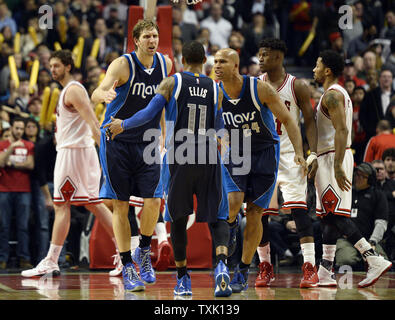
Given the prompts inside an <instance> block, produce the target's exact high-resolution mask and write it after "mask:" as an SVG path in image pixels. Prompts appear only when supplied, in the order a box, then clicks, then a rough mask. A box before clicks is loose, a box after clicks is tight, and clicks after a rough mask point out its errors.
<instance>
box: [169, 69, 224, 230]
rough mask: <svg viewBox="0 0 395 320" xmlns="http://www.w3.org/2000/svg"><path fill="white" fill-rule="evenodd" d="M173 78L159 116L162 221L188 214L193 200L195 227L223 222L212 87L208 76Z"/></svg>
mask: <svg viewBox="0 0 395 320" xmlns="http://www.w3.org/2000/svg"><path fill="white" fill-rule="evenodd" d="M173 77H174V80H175V83H174V89H173V92H172V96H171V99H170V101H169V103H168V104H167V105H166V112H165V115H166V135H167V137H166V149H167V153H166V154H165V156H164V159H163V167H162V181H163V186H164V192H165V195H166V198H167V201H166V214H165V219H166V220H167V221H177V220H178V219H180V218H183V217H185V216H186V215H189V214H192V213H193V211H194V206H193V202H194V200H193V195H196V199H197V211H196V221H197V222H209V223H212V222H216V221H217V220H218V219H223V220H226V219H227V218H228V213H229V208H228V199H227V194H226V191H225V189H224V188H223V170H222V164H221V162H220V158H219V152H218V149H217V142H216V139H215V124H216V118H217V117H220V112H218V90H219V88H218V85H217V84H216V83H215V81H214V80H212V79H210V78H209V77H206V76H204V75H201V74H194V73H191V72H182V73H177V74H175V75H174V76H173ZM211 147H213V148H211ZM210 151H212V152H210ZM202 154H203V156H202Z"/></svg>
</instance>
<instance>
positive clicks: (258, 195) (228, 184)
mask: <svg viewBox="0 0 395 320" xmlns="http://www.w3.org/2000/svg"><path fill="white" fill-rule="evenodd" d="M279 157H280V147H279V145H278V144H275V145H272V146H269V147H267V148H265V149H263V150H259V151H255V152H252V153H251V170H250V172H249V173H248V174H244V175H235V174H233V173H234V171H233V168H234V165H233V164H232V163H229V164H225V189H226V191H227V192H228V193H229V192H244V194H245V196H244V202H253V203H254V204H256V205H257V206H259V207H261V208H264V209H266V208H268V206H269V204H270V199H271V197H272V194H273V191H274V188H275V185H276V179H277V171H278V163H279Z"/></svg>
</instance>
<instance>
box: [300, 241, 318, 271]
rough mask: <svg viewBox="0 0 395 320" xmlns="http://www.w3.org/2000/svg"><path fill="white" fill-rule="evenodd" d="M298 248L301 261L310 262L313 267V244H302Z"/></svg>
mask: <svg viewBox="0 0 395 320" xmlns="http://www.w3.org/2000/svg"><path fill="white" fill-rule="evenodd" d="M300 247H301V249H302V254H303V261H304V262H310V263H311V264H312V265H313V266H315V250H314V243H302V244H301V245H300Z"/></svg>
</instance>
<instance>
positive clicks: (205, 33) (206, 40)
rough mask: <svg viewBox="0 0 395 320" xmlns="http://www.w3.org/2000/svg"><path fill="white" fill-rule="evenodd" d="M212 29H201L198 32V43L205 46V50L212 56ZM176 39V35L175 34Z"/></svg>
mask: <svg viewBox="0 0 395 320" xmlns="http://www.w3.org/2000/svg"><path fill="white" fill-rule="evenodd" d="M210 34H211V33H210V29H208V28H201V29H200V30H199V32H198V37H197V39H196V40H197V41H200V43H201V44H203V47H204V50H205V52H206V55H207V54H210V48H211V42H210ZM173 37H174V34H173Z"/></svg>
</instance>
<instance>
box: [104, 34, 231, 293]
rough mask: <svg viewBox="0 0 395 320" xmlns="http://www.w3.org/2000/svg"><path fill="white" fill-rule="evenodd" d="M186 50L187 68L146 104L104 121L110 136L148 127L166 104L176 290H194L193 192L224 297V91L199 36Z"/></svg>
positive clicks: (166, 183)
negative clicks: (190, 246)
mask: <svg viewBox="0 0 395 320" xmlns="http://www.w3.org/2000/svg"><path fill="white" fill-rule="evenodd" d="M182 55H183V58H182V59H183V65H184V68H185V69H184V70H185V71H184V72H182V73H177V74H175V75H174V76H172V77H168V78H166V79H164V80H163V81H162V83H161V84H160V86H159V89H158V91H157V94H156V95H155V97H154V98H153V99H152V100H151V102H150V103H149V105H148V106H147V108H146V109H144V110H142V111H140V112H138V113H137V114H135V115H134V116H133V117H131V118H129V119H126V120H123V121H122V120H120V119H113V121H112V123H110V124H107V125H106V127H107V128H109V131H110V134H111V137H112V138H114V137H115V138H116V137H117V136H118V134H122V132H124V130H125V131H127V130H128V128H133V127H136V126H142V127H144V123H147V122H149V121H151V119H153V118H155V117H156V115H158V114H161V112H162V110H163V108H164V107H165V110H166V112H165V115H166V128H167V129H166V130H167V132H166V134H167V138H166V149H167V153H166V155H165V157H164V165H163V167H162V177H163V181H164V189H165V193H166V196H167V204H166V215H165V218H166V220H170V221H171V232H170V236H171V241H172V245H173V251H174V259H175V264H176V268H177V285H176V286H175V288H174V294H175V295H191V294H192V290H191V278H190V276H189V274H188V272H187V260H186V246H187V231H186V227H187V222H188V215H190V214H191V213H192V212H193V195H194V194H195V195H196V198H197V212H196V221H197V222H208V223H209V224H211V227H212V230H213V240H214V245H215V248H216V249H215V250H216V257H217V261H216V262H217V265H216V268H215V275H214V276H215V292H214V295H215V296H216V297H218V296H221V297H226V296H230V295H231V293H232V290H231V288H230V286H229V282H230V277H229V271H228V268H227V267H226V258H227V253H228V252H227V251H228V250H227V244H228V241H229V227H228V223H227V221H226V220H227V219H228V213H229V208H228V199H227V193H226V191H225V190H224V189H223V183H222V181H223V165H222V163H221V159H220V157H219V152H218V149H217V140H216V134H215V132H217V130H220V129H222V128H223V120H222V109H221V101H222V91H221V90H220V89H219V88H218V85H217V84H216V83H215V81H213V80H212V79H210V78H209V77H206V76H204V75H202V74H201V72H202V66H203V63H204V62H205V61H206V57H205V53H204V48H203V45H202V44H201V43H200V42H198V41H192V42H190V43H187V44H185V45H184V46H183V49H182ZM213 133H214V134H213ZM185 153H186V157H184V154H185Z"/></svg>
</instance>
